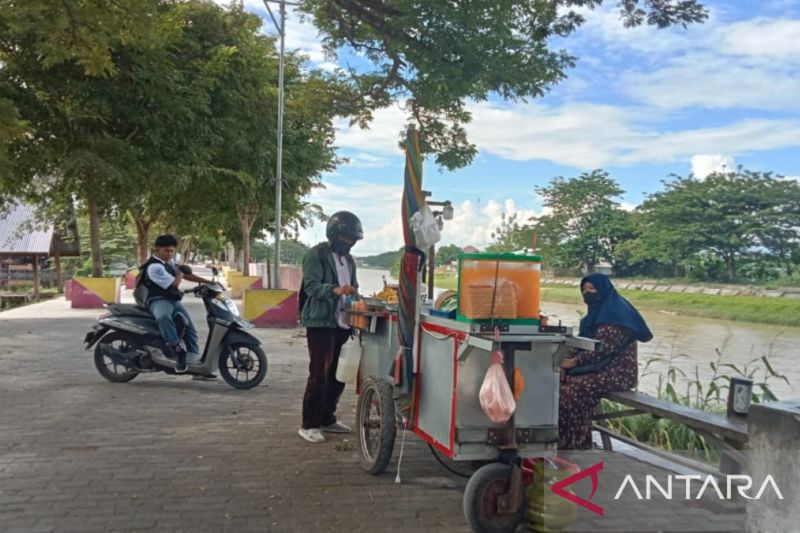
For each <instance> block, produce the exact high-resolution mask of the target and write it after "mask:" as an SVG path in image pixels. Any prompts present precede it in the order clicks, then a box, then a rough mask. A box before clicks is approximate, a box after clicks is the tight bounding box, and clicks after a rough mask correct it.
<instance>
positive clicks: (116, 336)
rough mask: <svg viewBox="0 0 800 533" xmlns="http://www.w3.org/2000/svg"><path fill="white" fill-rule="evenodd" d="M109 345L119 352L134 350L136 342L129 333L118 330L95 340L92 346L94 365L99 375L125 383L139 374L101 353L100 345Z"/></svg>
mask: <svg viewBox="0 0 800 533" xmlns="http://www.w3.org/2000/svg"><path fill="white" fill-rule="evenodd" d="M102 344H106V345H109V344H110V345H111V347H112V348H115V349H117V350H119V351H121V352H124V351H130V350H136V349H138V348H139V346H138V343H137V342H136V340H135V339H133V338H132V337H131V336H130V335H128V334H126V333H122V332H120V331H112V332H111V333H108V334H106V335H105V336H104V337H103V338H101V339H100V340H99V341H97V345H96V346H95V347H94V366H95V368H97V371H98V372H99V373H100V375H101V376H103V377H104V378H106V379H107V380H108V381H110V382H112V383H127V382H129V381H130V380H132V379H134V378H135V377H136V376H138V375H139V372H138V371H136V370H132V369H130V368H128V367H125V366H123V365H120V364H117V363H115V362H114V361H113V360H112V359H111V358H110V357H108V356H106V355H103V353H102V350H101V348H100V346H101V345H102Z"/></svg>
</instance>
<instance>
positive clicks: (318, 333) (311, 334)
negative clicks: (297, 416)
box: [303, 328, 350, 429]
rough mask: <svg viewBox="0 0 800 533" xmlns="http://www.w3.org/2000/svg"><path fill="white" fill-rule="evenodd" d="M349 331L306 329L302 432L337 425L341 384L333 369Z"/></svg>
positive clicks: (342, 389)
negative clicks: (306, 354)
mask: <svg viewBox="0 0 800 533" xmlns="http://www.w3.org/2000/svg"><path fill="white" fill-rule="evenodd" d="M348 338H350V330H348V329H341V328H307V329H306V339H307V340H308V355H309V359H310V361H309V363H308V383H306V393H305V395H304V396H303V429H312V428H319V427H322V426H328V425H330V424H333V423H335V422H336V405H337V404H338V403H339V397H340V396H341V395H342V391H344V383H340V382H338V381H336V367H337V366H339V354H341V353H342V346H343V345H344V343H345V342H347V339H348Z"/></svg>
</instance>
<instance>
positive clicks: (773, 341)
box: [358, 269, 800, 400]
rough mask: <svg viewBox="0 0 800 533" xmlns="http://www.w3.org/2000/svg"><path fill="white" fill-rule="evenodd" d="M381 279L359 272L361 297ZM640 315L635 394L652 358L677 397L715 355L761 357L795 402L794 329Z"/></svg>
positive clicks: (797, 341)
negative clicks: (642, 337)
mask: <svg viewBox="0 0 800 533" xmlns="http://www.w3.org/2000/svg"><path fill="white" fill-rule="evenodd" d="M384 276H385V277H386V278H387V279H388V280H389V281H390V282H393V281H394V280H391V279H390V276H389V272H388V271H385V270H370V269H361V270H359V272H358V278H359V283H360V284H361V293H362V294H365V295H368V294H371V293H373V292H376V291H379V290H380V289H381V288H382V287H383V277H384ZM576 290H577V289H576ZM721 298H723V297H721ZM542 310H543V312H545V313H546V314H547V315H548V316H550V317H551V318H550V323H551V324H553V323H557V321H558V320H561V321H562V323H563V324H565V325H571V326H577V324H578V321H579V320H580V316H581V315H580V313H582V312H583V311H584V308H579V307H577V306H574V305H569V304H562V303H554V302H543V304H542ZM642 314H643V315H644V317H645V319H646V320H647V323H648V324H649V326H650V329H651V330H652V331H653V335H654V338H653V340H652V341H650V342H648V343H645V344H640V345H639V363H640V367H641V370H640V386H639V388H640V390H642V391H645V392H649V393H654V392H655V391H656V389H657V387H658V378H659V375H661V376H662V380H664V379H666V373H667V372H666V368H667V365H666V364H665V363H651V365H650V367H649V368H647V369H645V368H644V367H645V365H646V363H647V361H648V360H650V359H654V358H657V357H658V358H663V359H668V358H670V357H672V358H673V363H672V365H673V366H674V367H676V368H679V369H680V370H682V371H683V372H684V373H685V374H686V376H687V377H686V378H683V377H682V376H680V375H679V376H678V378H677V383H678V384H680V386H677V387H676V389H677V390H678V392H679V393H682V392H685V390H686V384H687V382H688V381H689V380H692V381H693V380H694V378H695V371H696V372H697V375H698V376H699V378H700V381H701V382H702V383H703V386H704V387H705V388H707V387H708V381H709V380H710V379H711V377H712V376H713V370H712V369H711V368H710V363H712V362H715V361H716V360H717V357H718V356H717V353H716V351H717V350H719V351H720V353H721V354H722V362H723V363H731V364H734V365H736V366H737V367H739V368H740V369H741V370H743V367H744V366H745V365H747V364H748V363H749V362H750V361H752V360H753V359H756V358H760V357H761V356H764V355H767V356H768V357H769V361H770V364H771V365H772V367H773V368H774V369H775V371H776V372H778V373H781V374H784V375H785V376H786V377H787V378H788V379H789V383H790V384H791V386H790V385H787V384H786V383H785V382H784V381H783V380H779V379H774V378H773V379H770V380H769V382H768V383H769V387H770V389H772V391H773V392H774V393H775V395H776V396H777V397H778V398H779V399H782V400H784V399H790V398H798V397H800V365H799V364H798V361H796V360H795V359H796V358H797V357H798V347H799V346H800V328H796V327H789V326H773V325H770V324H756V323H749V322H736V321H731V320H716V319H711V318H698V317H690V316H680V315H673V314H667V313H662V312H659V311H652V310H646V311H642ZM750 367H751V368H755V367H758V368H759V371H758V372H757V374H756V376H755V378H754V380H755V381H756V383H758V382H760V381H763V377H764V370H763V369H764V365H763V364H761V363H760V362H758V363H755V364H752V365H750ZM695 369H696V370H695ZM723 370H724V373H727V374H730V373H734V374H735V372H733V371H732V370H730V369H723Z"/></svg>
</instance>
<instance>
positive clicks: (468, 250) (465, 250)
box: [461, 246, 480, 254]
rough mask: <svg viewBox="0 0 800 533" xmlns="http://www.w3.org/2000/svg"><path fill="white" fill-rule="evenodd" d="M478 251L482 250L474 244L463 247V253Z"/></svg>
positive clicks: (475, 252)
mask: <svg viewBox="0 0 800 533" xmlns="http://www.w3.org/2000/svg"><path fill="white" fill-rule="evenodd" d="M478 252H480V250H479V249H477V248H475V247H474V246H465V247H463V248H462V249H461V253H463V254H477V253H478Z"/></svg>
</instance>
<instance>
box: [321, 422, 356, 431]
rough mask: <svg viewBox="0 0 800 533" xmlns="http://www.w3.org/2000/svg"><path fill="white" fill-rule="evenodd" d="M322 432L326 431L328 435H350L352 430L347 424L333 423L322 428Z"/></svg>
mask: <svg viewBox="0 0 800 533" xmlns="http://www.w3.org/2000/svg"><path fill="white" fill-rule="evenodd" d="M322 431H327V432H328V433H350V432H351V431H353V430H352V429H350V426H348V425H347V424H342V423H341V422H334V423H333V424H331V425H330V426H322Z"/></svg>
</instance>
